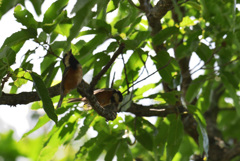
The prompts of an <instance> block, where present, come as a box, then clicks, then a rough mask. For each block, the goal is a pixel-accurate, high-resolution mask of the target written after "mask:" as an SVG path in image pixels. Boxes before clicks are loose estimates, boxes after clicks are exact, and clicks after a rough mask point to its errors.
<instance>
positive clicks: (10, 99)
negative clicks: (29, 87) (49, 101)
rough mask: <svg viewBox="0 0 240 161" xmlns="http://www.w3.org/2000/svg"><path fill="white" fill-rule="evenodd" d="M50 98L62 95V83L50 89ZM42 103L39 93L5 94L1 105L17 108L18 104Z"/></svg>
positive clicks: (0, 102) (1, 99) (1, 98)
mask: <svg viewBox="0 0 240 161" xmlns="http://www.w3.org/2000/svg"><path fill="white" fill-rule="evenodd" d="M48 92H49V95H50V97H54V96H57V95H59V94H60V83H59V84H57V85H55V86H52V87H50V88H48ZM35 101H40V98H39V97H38V94H37V92H21V93H18V94H6V93H3V94H2V96H1V97H0V105H10V106H16V105H17V104H28V103H31V102H35Z"/></svg>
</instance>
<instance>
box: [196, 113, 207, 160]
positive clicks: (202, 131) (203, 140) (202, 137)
mask: <svg viewBox="0 0 240 161" xmlns="http://www.w3.org/2000/svg"><path fill="white" fill-rule="evenodd" d="M195 120H196V121H197V123H198V134H199V138H198V140H199V144H200V150H201V152H203V150H204V152H205V155H206V156H207V157H208V150H209V140H208V135H207V130H206V125H204V124H203V123H202V121H201V120H200V118H198V116H197V115H195Z"/></svg>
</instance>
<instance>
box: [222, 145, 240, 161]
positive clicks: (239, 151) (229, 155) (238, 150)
mask: <svg viewBox="0 0 240 161" xmlns="http://www.w3.org/2000/svg"><path fill="white" fill-rule="evenodd" d="M224 154H225V155H224V157H223V158H222V161H225V160H232V159H233V158H235V157H237V156H239V155H240V143H238V144H236V145H235V146H234V147H233V148H232V149H229V150H228V151H227V152H226V153H224Z"/></svg>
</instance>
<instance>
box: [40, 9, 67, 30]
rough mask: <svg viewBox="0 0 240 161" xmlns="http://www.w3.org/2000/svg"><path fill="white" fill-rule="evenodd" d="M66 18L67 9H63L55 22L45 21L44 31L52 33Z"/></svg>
mask: <svg viewBox="0 0 240 161" xmlns="http://www.w3.org/2000/svg"><path fill="white" fill-rule="evenodd" d="M64 19H67V11H62V12H61V13H60V14H59V15H58V16H57V17H56V19H55V20H54V22H52V23H45V24H43V27H42V28H43V31H45V32H46V33H51V32H52V31H53V30H54V29H55V28H56V27H57V25H58V24H59V23H60V22H61V21H63V20H64Z"/></svg>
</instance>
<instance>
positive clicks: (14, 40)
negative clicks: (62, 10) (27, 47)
mask: <svg viewBox="0 0 240 161" xmlns="http://www.w3.org/2000/svg"><path fill="white" fill-rule="evenodd" d="M36 36H37V31H36V30H35V29H33V28H28V29H22V30H21V31H18V32H15V33H13V34H12V35H11V36H10V37H8V38H7V39H6V40H5V41H4V43H3V46H2V47H4V46H5V45H7V46H9V47H10V46H13V45H17V44H19V43H22V42H25V41H26V40H28V39H30V38H35V37H36Z"/></svg>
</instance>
